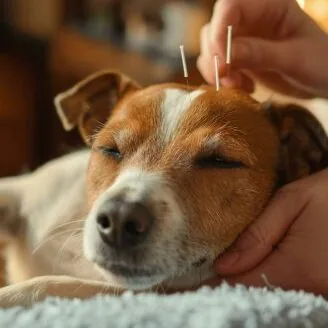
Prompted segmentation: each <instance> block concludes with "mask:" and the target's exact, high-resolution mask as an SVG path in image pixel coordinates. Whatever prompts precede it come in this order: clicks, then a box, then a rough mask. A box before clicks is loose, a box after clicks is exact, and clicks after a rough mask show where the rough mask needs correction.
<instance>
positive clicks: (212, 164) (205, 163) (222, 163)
mask: <svg viewBox="0 0 328 328" xmlns="http://www.w3.org/2000/svg"><path fill="white" fill-rule="evenodd" d="M196 166H197V167H199V168H217V169H235V168H243V167H245V165H244V163H242V162H239V161H233V160H229V159H225V158H223V157H221V156H217V155H211V156H205V157H200V158H198V159H197V160H196Z"/></svg>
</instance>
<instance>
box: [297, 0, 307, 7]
mask: <svg viewBox="0 0 328 328" xmlns="http://www.w3.org/2000/svg"><path fill="white" fill-rule="evenodd" d="M296 1H297V2H298V4H299V5H300V7H301V8H302V9H304V6H305V0H296Z"/></svg>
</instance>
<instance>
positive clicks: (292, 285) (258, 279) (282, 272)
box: [205, 250, 314, 292]
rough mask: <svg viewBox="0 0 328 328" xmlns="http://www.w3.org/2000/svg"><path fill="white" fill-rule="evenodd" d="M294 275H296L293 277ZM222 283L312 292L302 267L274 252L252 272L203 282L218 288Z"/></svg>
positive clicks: (291, 259) (289, 258)
mask: <svg viewBox="0 0 328 328" xmlns="http://www.w3.org/2000/svg"><path fill="white" fill-rule="evenodd" d="M295 273H297V274H296V275H295ZM223 281H225V282H227V283H229V284H230V285H236V284H242V285H245V286H252V287H279V288H283V289H295V290H297V289H302V290H309V291H312V292H314V285H313V284H312V283H311V281H310V280H309V279H308V277H307V276H306V273H305V272H304V270H303V269H302V267H298V263H297V262H296V261H294V259H293V258H292V257H291V256H290V255H287V254H285V253H284V251H283V250H282V251H280V250H276V251H274V252H273V253H272V254H270V256H269V257H268V258H266V259H265V260H264V261H263V262H262V263H261V264H260V265H258V266H257V267H255V268H254V269H253V270H250V271H247V272H245V273H242V274H238V275H234V276H222V277H216V278H214V279H210V280H209V281H207V282H205V284H206V285H209V286H213V287H215V286H218V285H219V284H220V283H222V282H223Z"/></svg>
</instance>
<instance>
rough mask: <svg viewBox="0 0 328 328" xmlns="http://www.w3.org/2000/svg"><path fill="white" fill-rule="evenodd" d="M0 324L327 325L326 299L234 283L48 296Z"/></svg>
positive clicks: (0, 318) (7, 313)
mask: <svg viewBox="0 0 328 328" xmlns="http://www.w3.org/2000/svg"><path fill="white" fill-rule="evenodd" d="M0 327H6V328H9V327H22V328H23V327H24V328H29V327H35V328H37V327H51V328H52V327H60V328H64V327H65V328H71V327H72V328H75V327H83V328H87V327H95V328H105V327H106V328H107V327H112V328H116V327H117V328H153V327H154V328H155V327H156V328H157V327H161V328H178V327H179V328H180V327H191V328H194V327H195V328H196V327H197V328H198V327H204V328H214V327H215V328H223V327H224V328H241V327H245V328H258V327H270V328H278V327H292V328H296V327H297V328H298V327H304V328H312V327H322V328H324V327H325V328H326V327H328V302H326V301H325V300H324V299H323V298H321V297H315V296H313V295H311V294H306V293H302V292H284V291H282V290H279V289H277V290H275V291H268V290H267V289H247V288H245V287H242V286H237V287H235V288H232V287H229V286H228V285H225V284H223V285H222V286H221V287H218V288H216V289H214V290H211V289H207V288H203V289H200V290H199V291H197V292H188V293H184V294H175V295H169V296H159V295H156V294H140V295H133V294H132V293H129V292H127V293H126V294H124V295H123V296H120V297H113V296H98V297H95V298H93V299H90V300H87V301H80V300H63V299H55V298H49V299H47V300H46V301H44V302H43V303H40V304H36V305H35V306H34V307H33V308H31V309H22V308H12V309H8V310H2V311H0Z"/></svg>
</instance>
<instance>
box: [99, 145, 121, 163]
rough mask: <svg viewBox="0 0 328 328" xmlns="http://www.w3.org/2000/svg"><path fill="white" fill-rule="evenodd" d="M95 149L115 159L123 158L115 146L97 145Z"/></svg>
mask: <svg viewBox="0 0 328 328" xmlns="http://www.w3.org/2000/svg"><path fill="white" fill-rule="evenodd" d="M97 150H98V151H99V152H100V153H102V154H103V155H105V156H106V157H112V158H114V159H116V160H121V159H122V158H123V155H122V154H121V152H120V151H119V150H118V148H116V147H103V146H100V147H97Z"/></svg>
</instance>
